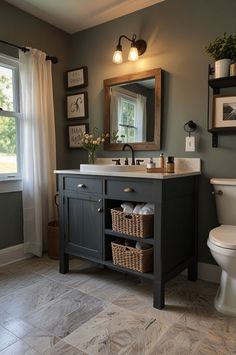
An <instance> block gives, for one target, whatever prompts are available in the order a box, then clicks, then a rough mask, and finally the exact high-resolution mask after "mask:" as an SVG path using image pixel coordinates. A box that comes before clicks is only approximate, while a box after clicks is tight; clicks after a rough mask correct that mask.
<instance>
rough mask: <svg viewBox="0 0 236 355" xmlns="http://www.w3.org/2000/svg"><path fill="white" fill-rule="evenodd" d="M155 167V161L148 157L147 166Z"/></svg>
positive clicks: (149, 167)
mask: <svg viewBox="0 0 236 355" xmlns="http://www.w3.org/2000/svg"><path fill="white" fill-rule="evenodd" d="M155 167H156V163H154V161H153V158H150V161H149V163H147V168H148V169H152V168H155Z"/></svg>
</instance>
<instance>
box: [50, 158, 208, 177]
mask: <svg viewBox="0 0 236 355" xmlns="http://www.w3.org/2000/svg"><path fill="white" fill-rule="evenodd" d="M154 161H156V164H157V166H158V164H159V162H158V158H157V159H154ZM97 162H98V163H100V164H107V163H110V164H111V163H112V161H111V159H109V158H100V159H99V158H98V159H97ZM146 163H147V159H146V158H144V164H146ZM122 164H123V161H122ZM91 169H92V165H91ZM54 173H55V174H68V175H92V176H114V177H130V178H146V179H173V178H178V177H184V176H191V175H200V174H201V161H200V159H199V158H175V173H147V172H146V170H145V168H144V170H143V171H132V172H129V171H122V172H121V171H112V172H111V171H92V170H90V171H80V169H68V170H55V171H54Z"/></svg>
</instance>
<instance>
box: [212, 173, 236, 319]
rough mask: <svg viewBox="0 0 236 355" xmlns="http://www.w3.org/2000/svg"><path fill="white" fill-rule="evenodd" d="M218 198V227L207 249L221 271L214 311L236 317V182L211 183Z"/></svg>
mask: <svg viewBox="0 0 236 355" xmlns="http://www.w3.org/2000/svg"><path fill="white" fill-rule="evenodd" d="M211 184H213V187H214V194H215V198H216V208H217V216H218V221H219V223H220V224H221V225H220V226H219V227H216V228H214V229H212V230H211V231H210V233H209V238H208V241H207V245H208V247H209V248H210V251H211V254H212V256H213V258H214V259H215V261H216V262H217V264H218V265H219V266H220V267H221V269H222V273H221V281H220V286H219V289H218V291H217V294H216V297H215V308H216V309H217V310H218V311H219V312H221V313H224V314H228V315H232V316H236V208H235V206H236V179H211Z"/></svg>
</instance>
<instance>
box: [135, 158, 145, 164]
mask: <svg viewBox="0 0 236 355" xmlns="http://www.w3.org/2000/svg"><path fill="white" fill-rule="evenodd" d="M143 162H144V160H143V159H137V160H136V165H140V163H143Z"/></svg>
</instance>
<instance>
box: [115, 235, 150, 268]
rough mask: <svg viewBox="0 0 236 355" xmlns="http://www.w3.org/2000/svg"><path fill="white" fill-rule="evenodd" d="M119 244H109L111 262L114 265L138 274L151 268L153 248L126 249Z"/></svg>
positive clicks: (126, 247)
mask: <svg viewBox="0 0 236 355" xmlns="http://www.w3.org/2000/svg"><path fill="white" fill-rule="evenodd" d="M118 243H120V242H117V241H115V242H111V248H112V261H113V264H114V265H120V266H123V267H125V268H127V269H132V270H136V271H139V272H148V271H151V270H152V268H153V247H151V248H150V249H146V250H140V249H136V248H133V247H128V246H125V245H122V244H118Z"/></svg>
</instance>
